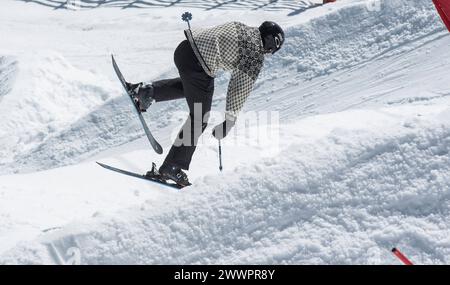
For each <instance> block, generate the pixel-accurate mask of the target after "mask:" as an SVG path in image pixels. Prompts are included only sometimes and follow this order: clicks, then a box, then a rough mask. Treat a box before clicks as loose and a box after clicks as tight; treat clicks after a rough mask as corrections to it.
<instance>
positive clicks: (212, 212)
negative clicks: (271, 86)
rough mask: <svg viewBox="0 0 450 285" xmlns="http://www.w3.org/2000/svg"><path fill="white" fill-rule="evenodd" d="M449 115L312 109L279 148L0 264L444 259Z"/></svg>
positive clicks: (287, 130)
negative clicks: (400, 254) (396, 253)
mask: <svg viewBox="0 0 450 285" xmlns="http://www.w3.org/2000/svg"><path fill="white" fill-rule="evenodd" d="M449 118H450V109H449V108H448V107H444V106H440V107H436V106H415V107H398V108H389V109H380V110H373V111H369V110H360V111H347V112H342V113H336V114H331V115H322V116H316V117H310V118H307V119H304V120H301V121H299V122H297V123H295V124H293V125H286V126H285V127H283V131H282V139H283V140H290V141H292V144H291V145H290V146H289V147H287V148H286V149H284V150H283V151H282V152H281V153H280V154H279V156H277V157H272V158H265V159H262V160H260V161H259V162H258V163H255V164H251V165H247V166H245V167H240V168H237V169H235V170H233V171H232V172H229V173H225V175H224V176H219V177H218V176H206V177H204V178H201V179H198V180H197V181H195V182H194V185H195V186H192V187H190V188H187V189H186V190H184V191H181V192H176V191H174V192H173V195H172V196H171V199H168V200H167V201H166V202H163V203H162V202H161V201H157V202H154V201H153V202H151V201H148V202H146V203H145V204H143V205H142V206H141V207H139V208H134V209H129V210H123V211H120V212H118V213H117V214H115V215H113V216H112V217H102V216H94V217H93V218H91V219H90V220H84V221H83V222H81V221H80V222H74V223H72V224H71V225H68V226H67V227H64V228H63V229H60V230H56V231H54V232H50V233H46V234H43V235H42V236H41V237H40V238H39V239H37V240H35V241H33V242H27V243H22V244H20V245H18V246H16V247H15V248H14V249H12V250H10V251H8V252H6V253H5V254H3V255H2V256H1V257H0V263H7V264H11V263H13V264H14V263H20V264H29V263H31V264H41V263H50V264H53V263H64V262H65V260H67V258H68V256H69V257H70V256H72V255H73V254H74V251H75V252H77V254H76V256H77V257H78V258H79V260H78V261H79V262H81V263H83V264H122V263H125V264H135V263H143V264H144V263H145V264H153V263H155V264H196V263H202V264H203V263H232V264H235V263H236V264H241V263H252V264H255V263H256V264H297V263H308V264H355V263H357V264H392V263H397V261H396V260H395V258H394V257H392V255H391V253H390V251H389V249H390V248H391V247H392V246H398V247H400V248H402V250H403V251H404V252H406V253H407V254H408V256H409V257H410V258H411V259H412V260H413V261H414V262H416V263H448V262H449V261H450V260H449V256H450V247H449V246H448V245H449V242H450V240H449V238H448V237H449V234H450V232H449V229H448V220H449V218H450V212H449V209H450V207H449V206H450V182H449V181H450V153H449V150H450V149H449V146H450V125H449V123H448V122H449ZM280 162H281V163H280ZM93 190H94V189H93Z"/></svg>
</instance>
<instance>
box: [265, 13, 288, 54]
mask: <svg viewBox="0 0 450 285" xmlns="http://www.w3.org/2000/svg"><path fill="white" fill-rule="evenodd" d="M259 32H260V33H261V38H262V41H263V45H264V50H265V51H266V52H267V53H271V54H274V53H276V52H277V51H278V50H279V49H280V48H281V46H282V45H283V43H284V31H283V29H282V28H281V27H280V26H279V25H278V24H277V23H275V22H271V21H265V22H264V23H262V24H261V26H259Z"/></svg>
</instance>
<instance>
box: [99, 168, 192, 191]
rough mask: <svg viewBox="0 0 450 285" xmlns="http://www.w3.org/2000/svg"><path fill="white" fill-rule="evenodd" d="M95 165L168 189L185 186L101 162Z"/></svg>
mask: <svg viewBox="0 0 450 285" xmlns="http://www.w3.org/2000/svg"><path fill="white" fill-rule="evenodd" d="M97 164H98V165H100V166H101V167H103V168H105V169H108V170H111V171H115V172H118V173H121V174H124V175H128V176H131V177H136V178H140V179H144V180H147V181H150V182H155V183H158V184H161V185H164V186H167V187H170V188H174V189H182V188H184V187H185V186H181V185H178V184H175V183H169V182H167V181H166V180H163V179H159V178H158V176H157V175H155V176H153V177H152V176H147V175H144V174H139V173H135V172H131V171H127V170H123V169H119V168H116V167H112V166H109V165H106V164H103V163H101V162H97ZM154 169H155V166H153V170H154Z"/></svg>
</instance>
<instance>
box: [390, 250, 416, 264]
mask: <svg viewBox="0 0 450 285" xmlns="http://www.w3.org/2000/svg"><path fill="white" fill-rule="evenodd" d="M392 253H394V254H395V256H397V257H398V259H400V260H401V261H402V262H403V263H404V264H405V265H414V264H413V263H412V262H411V261H410V260H409V259H408V258H407V257H406V256H404V255H403V253H401V252H400V250H398V249H396V248H395V247H394V248H393V249H392Z"/></svg>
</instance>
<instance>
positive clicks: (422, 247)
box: [0, 0, 450, 264]
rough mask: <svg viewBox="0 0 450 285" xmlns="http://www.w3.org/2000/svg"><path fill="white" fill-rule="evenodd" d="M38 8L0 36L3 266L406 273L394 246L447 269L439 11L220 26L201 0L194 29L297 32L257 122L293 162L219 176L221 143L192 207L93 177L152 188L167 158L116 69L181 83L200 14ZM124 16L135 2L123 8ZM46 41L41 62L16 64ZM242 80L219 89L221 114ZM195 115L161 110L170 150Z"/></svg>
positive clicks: (345, 4)
mask: <svg viewBox="0 0 450 285" xmlns="http://www.w3.org/2000/svg"><path fill="white" fill-rule="evenodd" d="M31 2H37V3H41V4H43V5H34V4H26V3H21V2H14V3H13V2H11V1H9V2H7V4H6V5H10V6H11V9H19V8H20V9H22V8H24V7H26V9H23V15H24V17H28V18H26V19H25V18H24V21H22V22H20V23H18V22H16V20H15V19H12V17H8V15H6V14H5V13H4V12H1V11H0V13H2V14H1V15H0V16H1V18H2V19H3V20H2V21H4V23H5V26H6V27H7V28H6V29H1V28H0V37H2V38H6V37H8V38H10V39H11V40H10V48H8V47H6V48H5V47H1V48H0V83H1V85H0V86H1V87H0V119H1V120H2V122H4V123H3V125H2V126H0V144H1V145H2V149H1V150H0V173H1V174H5V175H3V176H0V223H1V224H2V226H3V227H2V229H1V230H0V244H1V247H0V253H1V254H0V263H6V264H10V263H13V264H30V263H31V264H42V263H46V264H47V263H49V264H55V263H56V264H60V263H64V260H66V259H67V257H68V256H67V253H68V252H67V251H68V250H69V249H71V248H79V250H80V254H81V255H80V257H81V262H82V263H83V264H105V263H113V264H119V263H127V264H136V263H150V264H160V263H163V264H178V263H182V264H192V263H194V264H197V263H209V264H214V263H233V264H234V263H263V264H266V263H267V264H297V263H308V264H355V263H357V264H392V263H397V261H396V260H395V259H394V257H392V255H391V253H390V251H389V250H390V248H391V247H393V246H397V247H399V248H401V249H402V251H404V252H405V253H407V255H408V257H410V258H411V259H412V260H413V261H414V262H416V263H423V264H434V263H448V262H449V260H448V256H450V255H449V253H450V252H449V251H450V246H449V244H450V240H449V239H448V236H449V223H448V220H449V206H450V195H449V193H450V192H449V184H450V183H449V182H448V181H450V179H449V178H450V177H449V173H450V172H449V165H450V164H449V160H450V155H449V149H448V147H449V145H450V144H449V143H450V132H449V131H448V130H449V123H448V122H449V119H450V108H449V103H450V98H449V96H448V95H449V94H450V91H449V90H450V80H448V78H446V76H447V75H446V74H447V71H448V68H449V66H450V49H449V47H450V38H449V36H448V34H447V33H446V32H445V30H444V28H443V25H442V24H439V18H438V16H437V14H436V12H435V10H434V8H433V6H432V3H431V2H430V1H425V0H412V1H407V4H405V3H404V1H401V0H397V1H389V0H384V1H381V6H380V7H381V9H380V10H379V11H377V10H368V9H367V5H366V3H365V2H364V1H350V0H349V1H345V0H344V1H341V2H339V3H335V4H332V5H326V6H323V7H319V8H316V9H312V10H308V11H305V12H304V13H302V14H301V16H300V15H299V16H296V17H286V10H287V11H289V10H291V8H290V7H281V6H279V7H281V8H280V9H281V10H280V11H278V10H277V9H278V8H277V9H269V8H267V7H266V8H267V9H266V8H263V9H262V10H258V11H253V12H252V11H244V12H243V11H239V10H235V9H234V8H235V7H234V6H233V5H234V4H233V3H229V4H227V5H223V7H222V6H221V7H220V8H219V9H209V10H208V7H212V6H213V5H215V1H200V2H202V3H203V4H202V5H205V6H201V7H196V8H194V10H193V11H194V15H195V19H196V20H195V21H196V22H195V25H200V23H205V25H214V24H217V23H219V22H221V21H223V20H222V19H223V18H227V19H230V20H232V19H234V18H236V19H239V17H242V13H246V19H248V21H249V24H252V23H254V24H255V25H256V24H257V23H259V22H260V21H261V17H270V18H272V19H275V20H277V21H280V22H281V23H282V24H283V25H284V26H286V27H287V30H286V32H287V36H288V37H287V42H286V46H285V48H284V49H283V50H282V51H280V53H279V54H277V56H274V57H273V58H271V59H269V60H268V62H267V64H266V65H265V69H264V71H263V73H262V74H261V77H260V79H259V80H258V82H257V86H256V87H255V90H254V94H252V96H251V98H250V100H249V102H248V104H247V105H246V107H245V110H275V111H280V112H281V113H280V118H281V122H282V125H281V126H280V145H279V150H278V151H274V152H267V145H268V146H270V148H272V147H273V148H275V149H276V146H277V145H276V144H277V141H271V140H267V141H264V142H262V143H261V142H259V144H258V143H256V142H255V141H251V140H250V141H247V142H245V143H241V145H240V146H238V147H236V146H232V145H225V146H224V151H225V153H224V159H225V160H224V165H225V170H226V172H225V173H223V174H222V175H217V170H216V169H217V165H216V164H217V153H216V146H215V144H214V142H213V140H212V139H210V138H206V139H205V140H206V142H207V145H205V146H203V147H200V148H199V150H198V153H197V154H196V156H195V158H194V162H193V165H192V169H193V170H192V171H191V172H190V177H191V179H193V181H194V185H195V186H193V187H190V188H187V189H186V191H181V192H177V191H170V190H169V191H168V190H167V189H163V188H161V187H156V186H154V185H149V184H146V183H145V182H142V181H134V180H130V179H129V178H125V177H120V176H118V175H116V174H112V173H107V172H105V171H104V170H102V169H100V168H99V167H97V166H95V165H94V164H93V163H92V162H93V161H94V160H97V159H100V160H101V161H102V162H107V163H110V164H111V165H114V166H118V167H123V168H125V169H129V170H131V171H141V172H143V171H144V170H145V169H146V168H147V167H149V161H150V160H156V162H160V160H161V159H162V158H161V157H155V155H154V154H153V153H152V152H151V151H150V150H149V147H148V143H147V142H146V141H145V139H143V132H142V130H141V129H140V126H139V123H138V121H137V118H136V116H135V114H133V112H132V110H131V108H130V106H129V102H128V99H127V98H126V97H124V96H123V95H122V90H121V86H120V85H119V83H118V82H117V80H116V79H115V77H114V74H113V72H112V71H111V66H110V62H109V60H108V56H109V53H110V52H114V53H115V54H117V58H118V63H119V64H120V66H121V67H122V68H123V72H124V75H125V77H126V78H127V79H128V78H130V79H134V78H137V80H154V79H157V78H165V77H168V76H176V73H175V69H174V67H173V63H172V62H171V60H172V52H173V49H174V47H175V46H176V44H177V42H179V41H180V40H181V39H182V33H180V31H181V29H183V28H184V26H182V24H180V23H179V19H178V18H179V15H180V13H181V12H182V11H184V10H185V9H186V7H187V6H183V5H174V7H172V8H165V9H166V10H165V11H167V15H166V16H165V17H161V16H160V11H161V10H158V9H123V10H122V9H117V8H112V7H109V8H105V9H92V10H89V9H88V10H82V11H78V12H73V11H65V10H62V9H61V10H60V9H56V10H52V9H48V7H47V6H48V5H50V4H51V5H56V4H57V2H56V1H50V2H49V1H45V0H42V1H31ZM125 2H127V4H126V5H128V4H130V3H131V2H133V1H113V2H111V5H112V6H117V5H119V6H120V7H123V5H125V4H124V3H125ZM157 2H161V1H157ZM162 2H163V1H162ZM181 2H183V3H185V2H186V1H181ZM191 2H192V3H194V2H193V1H191ZM82 3H83V5H84V4H89V3H90V2H89V1H82ZM148 3H150V1H149V2H148ZM152 3H153V2H152ZM195 3H196V2H195ZM243 3H245V4H246V5H247V6H246V8H247V9H248V8H251V7H252V6H251V5H253V4H255V3H256V2H255V1H245V2H243ZM283 3H287V2H286V1H279V3H278V4H276V5H284V4H283ZM399 6H401V7H402V9H398V7H399ZM52 7H54V6H52ZM130 7H131V6H130ZM227 7H229V8H227ZM197 8H201V9H198V10H197ZM205 9H206V10H207V12H205ZM273 10H275V11H273ZM294 11H295V10H294ZM77 13H78V14H77ZM41 15H42V16H41ZM211 15H213V16H216V17H212V16H211ZM36 20H39V21H40V23H41V25H36V26H34V23H35V22H36ZM31 23H33V25H32V24H31ZM150 23H152V24H153V25H157V27H160V30H158V31H155V30H153V29H152V28H151V27H149V26H148V25H149V24H150ZM155 23H156V24H155ZM55 24H56V26H55ZM43 27H44V28H45V31H47V32H44V31H42V28H43ZM8 29H9V30H13V31H15V32H17V33H18V35H16V36H14V37H12V36H11V35H10V34H9V33H10V32H8V31H9V30H8ZM31 30H33V33H32V34H30V35H29V37H32V38H34V39H36V40H34V41H33V40H30V43H29V44H30V45H31V46H32V48H31V50H33V51H32V52H17V50H20V49H19V48H18V47H21V45H22V44H23V40H22V39H20V35H21V33H27V35H28V34H29V33H30V31H31ZM48 31H50V32H48ZM112 31H114V32H112ZM144 33H145V34H147V35H149V38H148V39H142V34H144ZM161 33H163V34H164V35H165V36H164V37H161V36H160V35H161ZM55 35H56V36H55ZM68 35H69V36H68ZM117 35H123V38H124V39H126V40H127V41H131V42H133V43H135V45H133V47H131V48H130V47H129V46H128V45H127V44H126V43H121V42H120V41H119V42H118V41H116V40H115V39H117V38H118V36H117ZM58 37H61V39H65V40H66V42H63V40H61V39H58ZM154 37H157V38H158V39H161V41H160V42H159V43H158V44H159V45H158V46H157V47H155V49H154V50H153V51H152V52H150V51H149V49H151V46H152V45H153V44H152V41H151V39H152V38H154ZM72 38H73V39H72ZM79 38H83V39H85V40H84V41H81V42H78V41H77V42H75V40H74V39H79ZM22 49H23V47H22ZM149 66H150V67H149ZM152 66H155V67H156V68H151V67H152ZM269 70H271V71H273V70H276V71H275V72H269ZM227 79H228V76H227V75H226V74H223V75H221V76H220V77H219V78H218V79H217V82H216V83H217V91H216V94H215V97H216V98H215V99H216V101H215V105H214V108H215V109H216V110H221V109H223V106H224V98H225V88H226V82H227ZM22 82H26V83H27V84H19V83H22ZM183 110H185V106H184V102H176V103H171V104H161V106H155V109H154V110H152V112H151V114H147V115H146V117H147V118H148V120H149V121H152V123H150V126H151V128H153V129H155V135H156V137H157V138H158V139H160V140H161V142H162V145H163V147H165V149H166V148H167V147H168V146H170V143H171V139H172V138H171V136H170V135H168V134H171V133H172V132H173V131H174V130H176V128H177V126H179V125H180V124H181V123H182V121H183V120H184V116H185V115H184V113H183ZM175 111H176V113H175V115H173V114H174V112H175ZM156 119H159V123H158V124H155V123H153V122H154V121H155V120H156ZM211 125H214V123H211ZM208 132H209V130H207V131H206V133H208ZM230 140H231V139H230ZM255 144H256V147H255ZM244 156H245V157H246V160H245V161H243V160H242V157H244ZM61 166H67V167H62V168H61ZM38 171H41V172H38ZM10 173H20V174H16V175H6V174H10ZM61 185H64V186H61ZM68 209H70V210H68ZM68 223H69V224H68ZM54 227H57V228H55V229H53V230H50V231H48V232H46V233H42V230H44V229H49V228H54ZM59 227H62V228H61V229H60V228H59Z"/></svg>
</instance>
